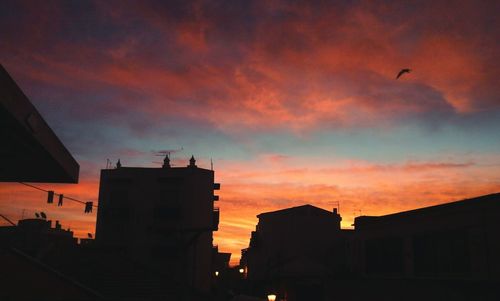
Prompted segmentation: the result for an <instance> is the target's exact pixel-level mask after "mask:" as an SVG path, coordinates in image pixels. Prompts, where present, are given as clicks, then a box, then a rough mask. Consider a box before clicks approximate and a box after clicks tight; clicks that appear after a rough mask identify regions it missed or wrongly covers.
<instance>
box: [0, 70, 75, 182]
mask: <svg viewBox="0 0 500 301" xmlns="http://www.w3.org/2000/svg"><path fill="white" fill-rule="evenodd" d="M0 125H1V127H0V141H1V142H0V144H1V145H2V147H1V148H0V181H1V182H45V183H78V175H79V171H80V165H79V164H78V162H76V160H75V159H74V158H73V156H72V155H71V154H70V152H69V151H68V150H67V149H66V147H65V146H64V145H63V144H62V142H61V141H60V140H59V138H58V137H57V136H56V134H55V133H54V132H53V131H52V129H51V128H50V127H49V125H48V124H47V122H45V120H44V119H43V117H42V116H41V115H40V113H39V112H38V111H37V109H36V108H35V107H34V106H33V104H32V103H31V102H30V101H29V99H28V98H27V97H26V95H24V93H23V92H22V91H21V89H20V88H19V86H18V85H17V84H16V82H15V81H14V80H13V79H12V77H11V76H10V75H9V74H8V73H7V71H6V70H5V69H4V67H3V66H2V65H1V64H0Z"/></svg>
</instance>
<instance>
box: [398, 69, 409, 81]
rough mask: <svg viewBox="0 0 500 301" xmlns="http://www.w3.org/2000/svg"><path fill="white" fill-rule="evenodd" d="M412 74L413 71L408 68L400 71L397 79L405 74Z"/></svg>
mask: <svg viewBox="0 0 500 301" xmlns="http://www.w3.org/2000/svg"><path fill="white" fill-rule="evenodd" d="M410 72H411V69H408V68H405V69H401V71H399V73H398V76H396V79H398V78H400V77H401V75H403V74H405V73H410Z"/></svg>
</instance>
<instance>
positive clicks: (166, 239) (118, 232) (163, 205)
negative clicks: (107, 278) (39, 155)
mask: <svg viewBox="0 0 500 301" xmlns="http://www.w3.org/2000/svg"><path fill="white" fill-rule="evenodd" d="M195 163H196V161H195V159H194V157H191V160H190V162H189V165H188V166H187V167H171V166H170V162H169V158H168V156H167V157H166V158H165V164H164V165H163V167H162V168H139V167H123V166H122V165H121V164H117V168H116V169H105V170H102V171H101V180H100V189H99V208H98V214H97V225H96V235H95V236H96V237H95V243H96V245H97V246H99V247H105V248H108V249H113V250H115V251H117V252H121V253H123V254H126V255H127V256H129V257H131V258H133V259H134V260H137V261H139V262H142V263H144V264H146V265H147V266H149V267H151V268H154V269H157V270H159V271H162V272H164V273H168V274H169V275H170V276H171V277H172V278H173V279H176V280H178V281H182V282H184V283H187V284H189V285H191V286H193V287H195V288H197V289H199V290H201V291H208V290H209V289H210V282H211V277H212V273H211V271H212V262H211V259H212V231H217V229H218V224H219V210H218V208H217V207H214V201H215V200H218V196H216V195H214V190H217V189H219V187H220V185H219V184H217V183H214V172H213V171H212V170H207V169H203V168H198V167H197V166H196V164H195Z"/></svg>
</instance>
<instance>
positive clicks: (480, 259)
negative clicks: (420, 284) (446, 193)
mask: <svg viewBox="0 0 500 301" xmlns="http://www.w3.org/2000/svg"><path fill="white" fill-rule="evenodd" d="M355 233H356V235H355V240H354V242H353V246H352V251H353V253H352V255H353V257H354V260H353V263H354V269H355V270H357V271H358V272H359V273H360V274H361V275H363V276H366V277H385V278H387V277H392V278H420V279H422V278H426V279H471V280H493V279H494V280H499V279H500V256H499V254H500V240H499V234H500V194H498V193H497V194H490V195H485V196H480V197H476V198H472V199H466V200H462V201H458V202H453V203H447V204H442V205H437V206H432V207H426V208H420V209H415V210H410V211H404V212H399V213H394V214H389V215H384V216H360V217H357V218H356V219H355Z"/></svg>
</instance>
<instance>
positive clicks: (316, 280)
mask: <svg viewBox="0 0 500 301" xmlns="http://www.w3.org/2000/svg"><path fill="white" fill-rule="evenodd" d="M257 217H258V218H259V222H258V224H257V227H256V230H255V231H253V232H252V234H251V238H250V246H249V248H247V249H245V250H243V252H242V259H241V262H240V264H241V266H243V267H244V269H245V270H246V271H245V272H246V276H247V279H248V281H249V282H250V283H252V285H253V286H254V291H256V292H260V295H265V293H266V291H267V292H269V291H272V290H274V291H276V292H278V291H279V295H280V296H279V297H280V298H285V297H287V298H288V299H287V300H301V298H303V297H305V296H302V295H303V294H304V293H305V292H307V294H309V295H308V296H309V297H312V295H310V294H311V291H313V292H315V293H317V294H319V295H322V294H323V287H322V284H323V282H324V281H323V279H324V278H331V277H339V276H341V273H344V272H345V270H346V269H347V267H346V256H347V255H346V251H347V249H346V244H347V241H348V237H349V235H350V234H351V232H352V231H350V230H341V229H340V221H341V220H342V218H341V217H340V215H339V214H338V212H337V209H334V210H333V211H328V210H324V209H321V208H318V207H314V206H311V205H304V206H299V207H293V208H287V209H283V210H278V211H273V212H266V213H262V214H259V215H258V216H257ZM311 285H312V286H314V289H312V288H311ZM316 297H318V296H316ZM316 297H315V298H316Z"/></svg>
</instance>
